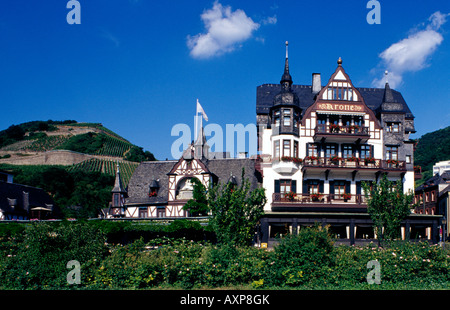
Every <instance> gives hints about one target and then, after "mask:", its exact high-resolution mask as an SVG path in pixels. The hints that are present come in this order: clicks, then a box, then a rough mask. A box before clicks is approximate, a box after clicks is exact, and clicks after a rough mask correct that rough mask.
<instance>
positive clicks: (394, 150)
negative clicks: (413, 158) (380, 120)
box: [386, 146, 398, 160]
mask: <svg viewBox="0 0 450 310" xmlns="http://www.w3.org/2000/svg"><path fill="white" fill-rule="evenodd" d="M389 159H391V160H398V146H386V160H389Z"/></svg>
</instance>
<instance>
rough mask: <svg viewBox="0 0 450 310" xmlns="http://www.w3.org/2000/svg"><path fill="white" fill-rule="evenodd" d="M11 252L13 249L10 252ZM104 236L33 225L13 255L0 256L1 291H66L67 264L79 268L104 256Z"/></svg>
mask: <svg viewBox="0 0 450 310" xmlns="http://www.w3.org/2000/svg"><path fill="white" fill-rule="evenodd" d="M13 249H14V248H13ZM106 251H107V248H106V247H105V238H104V235H103V234H102V233H101V232H99V231H97V230H95V229H93V227H92V226H89V225H86V224H81V223H65V224H64V225H60V224H58V223H53V224H47V223H34V224H33V225H31V226H29V227H27V229H26V231H25V235H24V238H23V241H22V242H20V243H19V244H18V245H17V246H16V248H15V251H14V252H13V253H12V254H8V255H6V257H5V256H3V255H2V258H1V267H0V279H1V281H0V282H1V285H2V287H3V288H15V289H30V288H31V289H42V288H64V287H67V286H68V285H67V277H66V276H67V273H68V272H69V270H68V269H67V268H66V264H67V263H68V262H69V261H71V260H77V261H79V262H80V263H81V264H82V265H83V264H85V263H86V262H89V261H91V260H94V259H102V258H103V257H104V255H105V254H106Z"/></svg>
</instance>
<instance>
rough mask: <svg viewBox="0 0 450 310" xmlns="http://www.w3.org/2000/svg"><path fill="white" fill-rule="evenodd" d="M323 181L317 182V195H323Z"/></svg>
mask: <svg viewBox="0 0 450 310" xmlns="http://www.w3.org/2000/svg"><path fill="white" fill-rule="evenodd" d="M323 187H324V181H319V193H323V191H324V188H323Z"/></svg>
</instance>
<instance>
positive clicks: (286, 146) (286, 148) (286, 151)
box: [283, 140, 291, 156]
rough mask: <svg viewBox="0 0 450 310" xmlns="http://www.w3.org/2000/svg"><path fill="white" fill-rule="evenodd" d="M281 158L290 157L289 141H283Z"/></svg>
mask: <svg viewBox="0 0 450 310" xmlns="http://www.w3.org/2000/svg"><path fill="white" fill-rule="evenodd" d="M283 156H291V140H283Z"/></svg>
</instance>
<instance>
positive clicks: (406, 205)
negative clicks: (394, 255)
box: [362, 175, 414, 244]
mask: <svg viewBox="0 0 450 310" xmlns="http://www.w3.org/2000/svg"><path fill="white" fill-rule="evenodd" d="M362 186H363V189H364V194H365V196H366V199H367V212H368V213H369V214H370V217H371V219H372V221H373V223H374V227H375V228H376V231H377V235H378V243H379V244H380V242H381V241H382V240H383V239H395V238H398V237H399V236H400V225H401V222H402V221H403V220H404V219H405V218H406V217H407V216H408V214H410V213H411V211H410V208H411V204H412V201H413V198H414V193H411V192H408V193H407V194H405V193H404V192H403V186H402V184H401V182H400V180H398V181H397V182H392V181H389V180H388V179H387V177H386V175H383V177H382V179H381V180H380V182H379V183H378V184H377V183H376V182H371V183H369V182H363V183H362ZM383 228H384V232H383Z"/></svg>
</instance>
